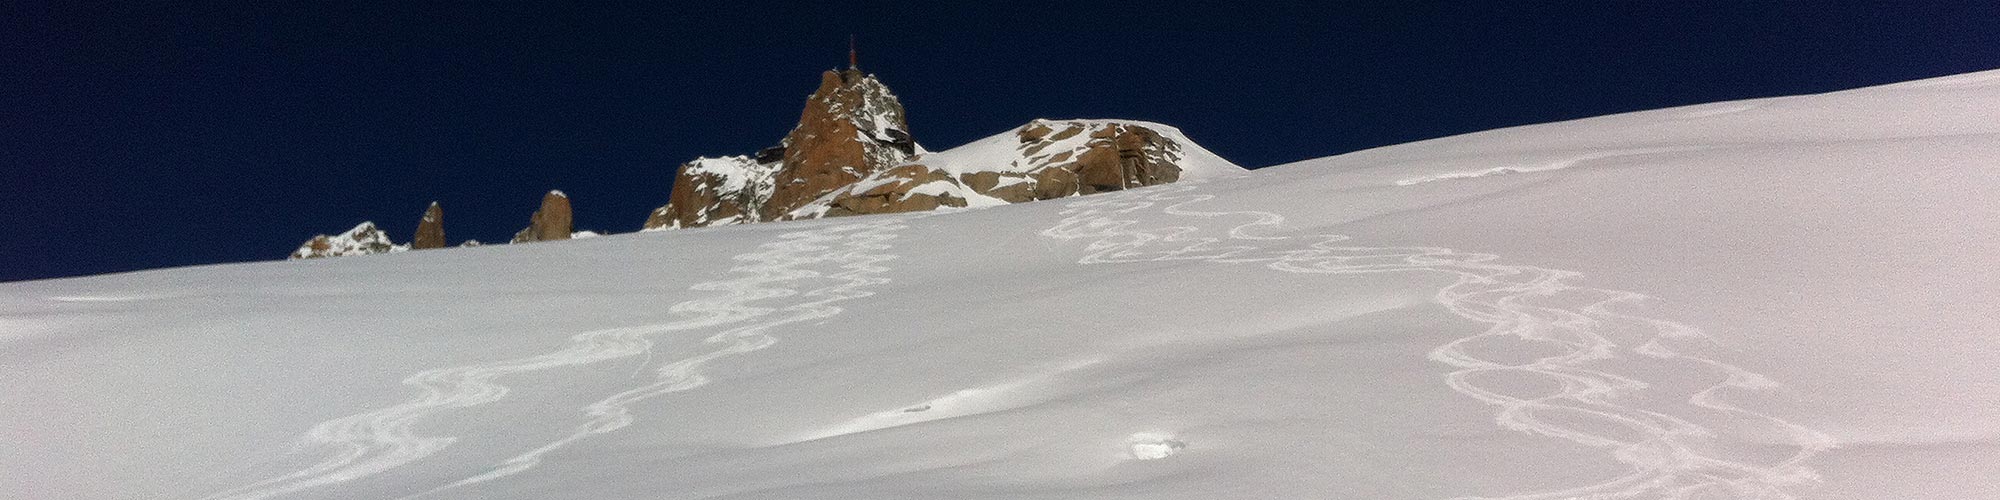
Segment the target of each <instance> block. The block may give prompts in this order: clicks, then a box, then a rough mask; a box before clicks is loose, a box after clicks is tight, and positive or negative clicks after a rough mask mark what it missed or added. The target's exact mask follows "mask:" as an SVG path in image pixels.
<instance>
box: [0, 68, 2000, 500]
mask: <svg viewBox="0 0 2000 500" xmlns="http://www.w3.org/2000/svg"><path fill="white" fill-rule="evenodd" d="M1996 110H2000V72H1989V73H1978V74H1971V75H1962V76H1957V77H1950V78H1942V79H1935V80H1926V81H1921V82H1912V83H1907V84H1900V85H1892V86H1887V87H1878V88H1870V89H1862V90H1857V91H1849V92H1841V93H1834V94H1826V95H1818V96H1803V97H1791V98H1778V99H1763V100H1755V101H1743V102H1733V103H1720V104H1712V105H1703V106H1692V107H1684V108H1675V109H1666V110H1658V111H1649V112H1641V113H1632V114H1626V115H1617V116H1609V117H1602V118H1594V119H1587V120H1579V121H1573V122H1564V123H1555V124H1548V125H1538V126H1530V127H1520V128H1513V129H1505V130H1497V131H1492V132H1485V133H1479V134H1471V135H1466V136H1459V137H1451V138H1445V139H1438V140H1432V141H1425V142H1419V143H1414V144H1407V145H1401V146H1394V147H1388V148H1381V149H1375V150H1369V151H1362V152H1357V153H1352V154H1347V155H1341V156H1335V157H1329V158H1323V159H1318V160H1311V161H1306V162H1301V163H1298V164H1293V165H1286V166H1280V167H1274V168H1269V169H1264V170H1260V171H1257V172H1254V173H1250V174H1246V175H1243V176H1240V177H1235V178H1223V179H1211V180H1204V181H1190V182H1187V183H1182V184H1175V185H1169V186H1160V187H1155V188H1144V189H1135V190H1130V191H1122V192H1117V193H1110V194H1103V195H1093V196H1085V197H1079V198H1071V199H1063V200H1055V201H1049V202H1037V203H1028V204H1021V205H1008V206H1001V207H994V208H989V209H978V210H959V211H947V212H936V213H925V214H908V215H894V216H872V217H851V218H836V219H824V220H814V221H803V222H790V223H775V224H758V225H750V226H734V227H725V228H705V229H693V230H686V231H671V232H653V233H644V234H630V235H612V236H605V237H600V238H591V239H587V240H580V241H569V242H559V243H547V244H539V245H521V246H487V247H478V248H468V249H457V250H451V251H438V252H409V253H397V254H390V255H380V256H372V257H367V258H358V259H329V260H323V261H311V262H289V263H255V264H236V265H224V266H206V267H194V268H182V269H170V270H161V271H150V272H141V273H130V274H122V275H109V276H99V277H90V278H78V279H64V280H50V281H36V282H24V283H11V284H6V285H0V380H4V381H6V383H5V384H3V385H0V408H4V409H5V410H4V411H0V439H4V444H5V445H4V446H0V496H5V497H9V498H157V497H168V498H402V497H412V496H414V497H419V498H732V499H749V498H824V499H843V498H853V499H882V498H913V499H914V498H1051V499H1053V498H1187V499H1213V498H1245V499H1265V498H1505V499H1538V498H1827V499H1847V498H1879V499H1907V498H1996V497H2000V486H1996V485H1995V483H1994V482H1992V481H1987V480H1985V479H1984V478H1986V477H1988V476H1990V472H1991V471H1994V470H2000V361H1996V360H2000V331H1996V330H2000V329H1996V325H2000V312H1996V308H1994V307H1993V306H1992V304H1994V303H1996V302H2000V289H1996V288H2000V287H1996V286H1995V285H1994V283H2000V271H1996V269H1995V266H1993V265H1992V260H1993V256H1994V255H2000V237H1996V236H1995V235H1996V234H2000V201H1996V197H1995V196H1993V194H1994V193H1996V192H2000V169H1996V168H1995V167H1996V166H1997V165H1996V164H2000V111H1996Z"/></svg>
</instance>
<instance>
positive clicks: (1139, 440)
mask: <svg viewBox="0 0 2000 500" xmlns="http://www.w3.org/2000/svg"><path fill="white" fill-rule="evenodd" d="M1126 443H1127V444H1128V447H1129V448H1130V449H1131V453H1132V458H1133V459H1135V460H1159V459H1162V458H1167V457H1171V456H1174V455H1175V454H1177V453H1180V452H1181V449H1183V448H1187V443H1186V442H1184V441H1181V440H1179V439H1175V438H1174V436H1173V435H1172V434H1164V433H1156V432H1141V433H1137V434H1133V435H1132V437H1131V438H1130V439H1127V440H1126Z"/></svg>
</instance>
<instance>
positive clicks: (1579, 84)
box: [0, 0, 2000, 281]
mask: <svg viewBox="0 0 2000 500" xmlns="http://www.w3.org/2000/svg"><path fill="white" fill-rule="evenodd" d="M127 3H128V2H114V3H105V4H89V3H85V2H70V1H64V2H50V3H42V2H37V1H34V0H27V1H22V0H14V1H11V2H0V195H4V196H5V199H6V200H7V203H6V207H7V208H6V209H5V210H4V211H0V281H11V280H21V279H32V278H45V277H56V276H74V275H84V274H97V273H105V272H115V271H127V270H135V269H146V268H157V267H166V266H179V265H190V264H204V263H218V262H235V261H246V260H265V259H278V258H282V257H284V255H285V254H286V253H287V252H290V251H291V250H292V249H293V248H294V247H296V246H297V245H298V244H299V243H300V242H301V241H303V240H305V239H306V238H308V237H310V236H312V235H313V234H315V233H323V232H324V233H330V232H337V231H341V230H345V229H346V228H348V227H349V226H352V225H354V224H355V223H358V222H360V221H363V220H374V221H376V222H377V223H378V224H380V225H381V226H382V227H384V228H385V229H387V230H388V231H390V232H391V234H392V235H394V236H395V237H396V238H397V239H398V240H407V239H408V238H409V237H410V233H411V232H412V231H413V230H414V229H415V226H416V221H417V219H418V216H419V215H420V214H421V211H422V210H423V208H424V206H425V205H426V204H427V203H429V202H430V201H431V200H439V201H441V202H442V203H443V205H444V208H445V221H446V230H447V232H448V233H449V235H450V238H451V240H452V242H453V243H457V242H458V241H460V240H464V239H466V238H476V239H480V240H483V241H489V242H492V241H504V240H506V239H507V237H508V236H510V235H512V234H513V232H514V231H515V230H517V229H519V228H521V227H523V226H525V225H526V223H527V220H528V215H529V213H530V212H532V211H533V210H534V208H535V205H536V203H537V201H538V199H539V196H540V194H541V193H542V192H544V191H546V190H548V189H562V190H564V191H566V192H568V193H569V194H570V195H571V197H572V198H573V199H574V201H575V203H576V212H577V214H576V216H577V224H578V227H579V228H582V229H595V230H599V231H610V232H629V231H634V230H636V229H638V227H639V224H640V223H641V222H642V221H644V220H645V217H646V214H647V211H649V210H651V209H652V208H654V207H656V206H659V205H661V204H663V203H665V202H666V199H667V193H668V189H669V186H668V183H669V181H670V180H671V179H672V177H673V172H674V169H675V167H676V166H677V165H678V164H679V163H681V162H683V161H686V160H689V159H692V158H694V157H696V156H700V155H709V156H715V155H727V154H746V153H751V152H754V151H755V150H757V149H758V148H762V147H765V146H770V145H773V144H775V143H776V142H777V140H778V139H779V138H781V137H782V136H783V135H784V133H785V132H786V131H787V130H789V129H790V128H791V126H792V125H793V124H794V122H795V121H796V120H797V118H798V112H799V109H800V106H801V104H802V102H803V99H804V97H805V95H806V94H808V93H810V92H811V91H812V89H813V87H814V86H815V85H816V84H817V82H818V80H817V78H818V75H817V74H818V72H819V71H821V70H824V69H828V68H832V67H835V66H838V65H842V64H843V63H844V62H845V61H844V59H845V56H846V54H845V51H846V46H845V45H846V38H847V35H848V34H849V33H853V34H857V35H859V36H860V39H861V44H862V66H863V68H864V69H866V70H868V71H870V72H873V73H876V74H877V75H879V76H880V77H881V78H882V79H883V80H884V81H885V82H886V83H888V84H889V85H890V86H891V88H893V89H894V90H895V91H896V92H897V94H898V95H899V96H901V98H902V100H903V103H904V105H905V106H906V107H907V108H908V110H909V117H910V126H911V128H912V133H913V135H915V136H916V138H917V140H918V141H919V142H921V143H923V144H924V145H925V146H927V147H930V148H933V149H941V148H946V147H950V146H955V145H958V144H962V143H965V142H967V141H970V140H973V139H977V138H979V137H984V136H986V135H990V134H993V133H997V132H1000V131H1003V130H1005V129H1008V128H1010V127H1013V126H1016V125H1019V124H1021V123H1024V122H1026V121H1028V120H1030V119H1033V118H1037V117H1050V118H1065V117H1103V118H1134V119H1144V120H1153V121H1159V122H1164V123H1168V124H1172V125H1176V126H1179V127H1181V128H1182V129H1183V130H1184V131H1186V132H1187V133H1188V134H1189V135H1190V136H1191V137H1193V138H1194V139H1195V140H1196V141H1197V142H1200V143H1202V144H1203V145H1205V146H1207V147H1209V148H1210V149H1212V150H1214V151H1215V152H1217V153H1220V154H1222V155H1223V156H1224V157H1227V158H1229V159H1231V160H1234V161H1236V162H1237V163H1240V164H1243V165H1245V166H1251V167H1256V166H1266V165H1272V164H1278V163H1284V162H1289V161H1294V160H1300V159H1306V158H1314V157H1320V156H1327V155H1333V154H1338V153H1344V152H1348V151H1353V150H1358V149H1364V148H1369V147H1375V146H1383V145H1390V144H1396V143H1402V142H1408V141H1413V140H1419V139H1427V138H1433V137H1440V136H1446V135H1453V134H1459V133H1465V132H1474V131H1479V130H1486V129H1491V128H1496V127H1504V126H1511V125H1522V124H1530V123H1540V122H1548V121H1555V120H1564V119H1571V118H1580V117H1586V116H1594V115H1601V114H1607V113H1616V112H1623V111H1634V110H1641V109H1651V108H1658V107H1665V106H1675V105H1682V104H1693V103H1701V102H1710V101H1719V100H1730V99H1742V98H1751V97H1765V96H1774V95H1787V94H1799V93H1811V92H1824V91H1831V90H1839V89H1845V88H1853V87H1861V86H1868V85H1875V84H1882V83H1889V82H1895V81H1902V80H1909V79H1916V78H1925V77H1933V76H1940V75H1947V74H1954V73H1962V72H1969V71H1978V70H1985V69H1993V68H2000V7H1996V6H1995V5H1996V3H1995V2H1990V1H1979V2H1963V3H1943V2H1938V3H1923V2H1851V3H1847V2H1768V1H1748V2H1745V1H1731V2H1693V1H1672V2H1624V1H1576V2H1551V3H1534V2H1511V1H1510V2H1493V3H1491V4H1486V5H1458V4H1449V3H1427V2H1414V1H1383V2H1329V3H1334V4H1341V5H1329V6H1320V7H1296V6H1282V7H1279V6H1270V7H1260V6H1255V5H1247V4H1246V5H1236V4H1233V3H1223V4H1218V5H1216V6H1211V7H1205V8H1199V9H1197V8H1188V9H1180V8H1173V7H1168V6H1166V5H1165V3H1163V2H1107V3H1102V4H1094V3H1083V2H1071V3H1064V4H1048V5H1045V4H1032V3H1024V2H978V3H979V4H981V5H977V6H925V5H920V4H918V3H910V4H906V5H901V6H897V5H883V4H872V3H862V2H826V3H820V4H799V5H789V6H780V5H750V4H742V3H736V2H703V3H710V4H716V5H704V6H696V7H690V6H686V5H680V3H681V2H655V1H648V2H631V3H613V2H577V3H582V4H586V5H566V4H567V3H568V2H565V3H564V4H557V3H554V2H551V3H548V4H540V3H533V4H531V3H526V2H492V3H487V2H480V3H470V2H446V1H396V2H383V3H373V2H358V1H357V2H234V3H230V4H180V3H164V2H163V3H162V4H163V5H157V6H143V7H140V6H132V5H127Z"/></svg>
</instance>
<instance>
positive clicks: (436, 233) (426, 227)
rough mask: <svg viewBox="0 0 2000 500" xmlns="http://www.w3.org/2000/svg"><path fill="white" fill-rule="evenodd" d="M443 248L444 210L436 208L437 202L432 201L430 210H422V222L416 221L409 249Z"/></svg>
mask: <svg viewBox="0 0 2000 500" xmlns="http://www.w3.org/2000/svg"><path fill="white" fill-rule="evenodd" d="M444 247H445V243H444V209H442V208H438V204H437V202H435V201H433V202H431V207H430V208H427V209H424V218H423V220H420V221H417V234H416V236H414V237H412V238H410V248H412V249H416V250H426V249H432V248H444Z"/></svg>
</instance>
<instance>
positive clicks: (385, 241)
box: [290, 222, 410, 260]
mask: <svg viewBox="0 0 2000 500" xmlns="http://www.w3.org/2000/svg"><path fill="white" fill-rule="evenodd" d="M409 249H410V247H409V245H397V244H396V243H395V242H393V241H390V240H389V234H388V233H384V232H382V230H381V229H379V228H376V227H375V223H374V222H363V223H361V224H360V225H357V226H354V229H349V230H347V232H344V233H340V234H337V235H332V236H328V235H324V234H322V235H318V236H313V237H312V239H310V240H306V242H305V244H302V245H299V249H298V250H294V251H292V256H291V257H290V259H291V260H297V259H317V258H323V257H345V256H349V255H368V254H377V253H390V252H401V251H404V250H409Z"/></svg>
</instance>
